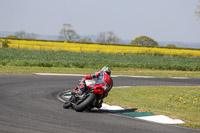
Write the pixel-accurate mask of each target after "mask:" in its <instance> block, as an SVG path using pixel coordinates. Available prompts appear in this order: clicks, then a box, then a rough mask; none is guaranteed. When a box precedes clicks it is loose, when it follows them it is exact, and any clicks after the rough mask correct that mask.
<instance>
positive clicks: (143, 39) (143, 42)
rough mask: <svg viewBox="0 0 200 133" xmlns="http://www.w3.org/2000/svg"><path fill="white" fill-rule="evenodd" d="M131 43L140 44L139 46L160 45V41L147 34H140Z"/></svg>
mask: <svg viewBox="0 0 200 133" xmlns="http://www.w3.org/2000/svg"><path fill="white" fill-rule="evenodd" d="M130 45H139V46H158V43H157V42H156V41H155V40H154V39H152V38H150V37H147V36H140V37H137V38H135V39H134V40H133V41H132V42H131V43H130Z"/></svg>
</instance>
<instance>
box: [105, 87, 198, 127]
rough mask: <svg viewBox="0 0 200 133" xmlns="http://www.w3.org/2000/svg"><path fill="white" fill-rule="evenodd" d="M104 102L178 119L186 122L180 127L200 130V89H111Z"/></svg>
mask: <svg viewBox="0 0 200 133" xmlns="http://www.w3.org/2000/svg"><path fill="white" fill-rule="evenodd" d="M104 101H105V102H106V103H109V104H112V105H120V106H122V107H124V108H127V109H130V108H134V109H135V108H137V111H139V112H146V111H147V112H152V113H155V114H163V115H167V116H170V117H171V118H178V119H181V120H183V121H185V122H186V123H185V124H183V125H181V126H186V127H191V128H198V129H200V121H199V120H200V87H165V86H163V87H161V86H160V87H130V88H113V89H112V90H111V92H110V93H109V96H108V97H107V98H105V100H104Z"/></svg>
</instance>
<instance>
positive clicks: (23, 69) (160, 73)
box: [0, 65, 200, 78]
mask: <svg viewBox="0 0 200 133" xmlns="http://www.w3.org/2000/svg"><path fill="white" fill-rule="evenodd" d="M99 70H100V69H94V68H65V67H30V66H7V65H6V66H3V65H0V73H7V74H34V73H62V74H90V73H94V72H96V71H99ZM112 75H129V76H131V75H132V76H152V77H189V78H200V72H199V71H195V72H193V71H166V70H149V69H134V68H112Z"/></svg>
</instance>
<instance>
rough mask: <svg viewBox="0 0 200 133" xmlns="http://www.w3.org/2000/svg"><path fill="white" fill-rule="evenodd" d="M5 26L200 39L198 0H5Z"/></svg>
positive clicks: (0, 19)
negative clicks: (70, 27) (68, 27)
mask: <svg viewBox="0 0 200 133" xmlns="http://www.w3.org/2000/svg"><path fill="white" fill-rule="evenodd" d="M0 2H1V4H0V12H1V13H0V31H11V32H16V31H20V30H24V31H26V32H29V33H31V32H33V33H36V34H43V35H58V34H59V31H60V29H61V28H62V24H63V23H70V24H72V25H73V28H74V29H75V30H76V32H77V33H78V34H80V35H97V34H98V33H99V32H104V31H113V32H115V33H116V34H117V35H118V36H119V37H120V38H121V39H122V40H131V39H134V38H136V37H138V36H142V35H146V36H149V37H152V38H153V39H155V40H156V41H181V42H200V19H198V18H197V16H196V15H195V13H194V12H195V9H196V5H197V4H198V0H0Z"/></svg>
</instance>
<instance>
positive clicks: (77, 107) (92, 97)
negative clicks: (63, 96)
mask: <svg viewBox="0 0 200 133" xmlns="http://www.w3.org/2000/svg"><path fill="white" fill-rule="evenodd" d="M95 99H96V95H95V94H94V93H89V96H88V97H87V98H86V99H85V100H84V101H83V102H81V103H80V104H78V105H75V106H74V110H76V111H77V112H82V111H84V110H85V109H86V108H88V107H89V106H90V105H92V103H93V102H94V101H95Z"/></svg>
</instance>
